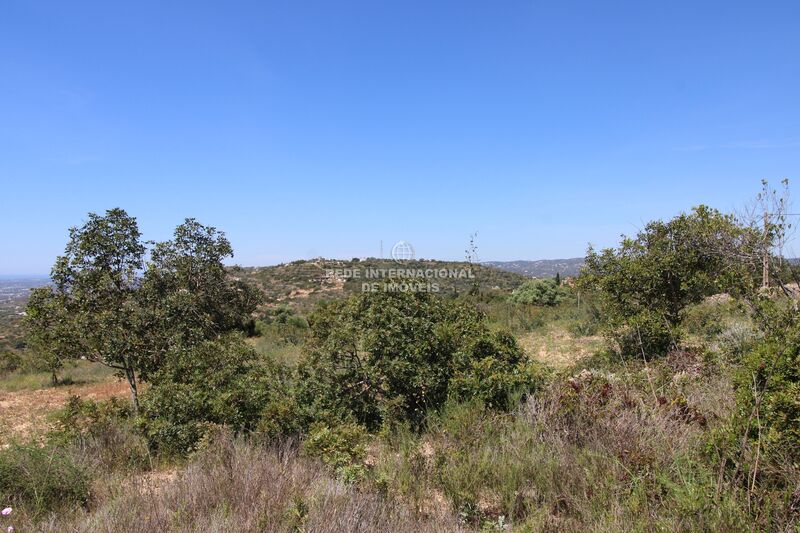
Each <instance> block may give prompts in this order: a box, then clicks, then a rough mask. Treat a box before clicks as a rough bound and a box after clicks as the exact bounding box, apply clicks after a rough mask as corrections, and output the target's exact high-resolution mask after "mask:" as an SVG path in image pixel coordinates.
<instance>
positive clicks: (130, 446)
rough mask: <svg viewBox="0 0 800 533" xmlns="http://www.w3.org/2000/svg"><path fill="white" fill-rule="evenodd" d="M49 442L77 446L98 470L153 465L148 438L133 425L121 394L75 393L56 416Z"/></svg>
mask: <svg viewBox="0 0 800 533" xmlns="http://www.w3.org/2000/svg"><path fill="white" fill-rule="evenodd" d="M53 419H54V420H53V422H54V423H53V426H54V427H53V429H52V430H51V431H50V432H49V433H48V434H47V440H48V443H49V444H52V445H56V446H61V447H68V446H75V447H77V449H78V450H80V452H81V455H83V457H84V460H83V462H84V463H86V464H91V465H92V467H93V468H94V469H95V470H96V469H98V468H100V469H103V470H105V471H113V470H117V469H120V470H124V471H131V470H142V469H146V468H148V467H149V465H150V454H149V451H148V448H147V442H146V441H145V440H144V439H143V438H142V436H141V434H140V433H139V432H138V431H137V430H136V428H135V427H134V420H133V410H132V408H131V405H130V403H128V402H125V401H123V400H121V399H120V398H116V397H115V398H111V399H109V400H106V401H94V400H91V399H89V400H82V399H81V398H79V397H77V396H73V397H71V398H70V399H69V401H68V402H67V405H66V406H64V408H63V409H61V410H60V411H58V412H56V414H55V415H54V417H53Z"/></svg>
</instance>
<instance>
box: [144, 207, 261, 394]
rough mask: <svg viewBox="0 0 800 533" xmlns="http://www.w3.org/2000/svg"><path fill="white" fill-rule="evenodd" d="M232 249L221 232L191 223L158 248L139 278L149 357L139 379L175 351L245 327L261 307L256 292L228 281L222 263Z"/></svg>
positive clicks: (191, 221)
mask: <svg viewBox="0 0 800 533" xmlns="http://www.w3.org/2000/svg"><path fill="white" fill-rule="evenodd" d="M232 256H233V248H232V247H231V244H230V242H229V241H228V239H227V238H226V237H225V234H224V233H223V232H220V231H218V230H217V229H216V228H213V227H207V226H203V225H202V224H200V223H198V222H197V221H196V220H194V219H191V218H189V219H186V221H185V222H184V223H183V224H181V225H180V226H178V227H177V228H175V233H174V236H173V238H172V240H169V241H165V242H161V243H157V244H156V245H155V246H154V247H153V250H152V253H151V258H150V261H149V262H148V264H147V270H146V272H145V273H144V276H143V279H142V287H141V292H140V296H141V298H140V300H141V302H142V307H143V308H144V309H145V310H146V313H145V317H146V324H145V328H146V331H147V334H148V339H147V340H148V341H149V342H148V345H147V346H146V347H147V349H148V351H149V356H148V357H147V358H146V359H145V364H143V365H142V369H141V370H142V377H144V378H145V379H147V377H148V374H149V373H151V372H154V371H157V370H158V368H159V367H160V365H162V364H163V363H164V358H165V357H166V356H167V353H168V352H170V351H171V350H173V348H174V347H175V346H193V345H195V344H197V343H200V342H203V341H205V340H209V339H214V338H216V337H217V336H219V335H220V334H223V333H225V332H228V331H234V330H239V329H242V328H243V327H245V324H246V322H248V320H249V319H250V315H251V313H253V311H255V309H256V307H257V306H258V304H259V303H260V302H261V293H260V292H259V291H258V289H257V288H255V287H253V286H252V285H249V284H247V283H245V282H243V281H241V280H236V279H231V278H230V277H229V276H228V272H227V271H226V269H225V266H224V265H223V263H222V262H223V260H224V259H226V258H228V257H232Z"/></svg>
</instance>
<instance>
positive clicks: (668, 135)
mask: <svg viewBox="0 0 800 533" xmlns="http://www.w3.org/2000/svg"><path fill="white" fill-rule="evenodd" d="M798 22H800V3H798V2H796V1H786V2H768V1H767V2H730V1H728V2H696V1H695V2H659V3H654V2H641V1H636V2H613V3H611V2H515V1H506V2H486V1H482V2H477V1H469V0H459V1H430V0H428V1H410V0H404V1H402V2H397V1H380V2H376V1H374V0H372V1H359V2H344V1H325V2H323V1H319V2H316V1H306V2H297V1H285V2H270V1H260V2H213V3H212V2H198V1H193V2H149V1H138V2H106V1H104V2H80V1H76V2H60V1H59V2H47V1H37V2H30V1H27V0H25V1H16V0H11V1H8V0H6V1H5V2H3V4H2V7H0V274H12V273H45V272H47V271H48V270H49V268H50V266H51V264H52V262H53V259H54V257H55V256H56V255H57V254H58V253H60V252H61V251H62V250H63V246H64V244H65V242H66V238H67V228H68V227H69V226H72V225H77V224H80V223H81V222H82V221H83V220H84V219H85V215H86V213H87V212H89V211H103V210H105V209H108V208H111V207H115V206H120V207H123V208H125V209H126V210H128V212H129V213H131V214H132V215H134V216H136V217H137V218H138V220H139V223H140V226H141V229H142V231H143V233H144V235H145V237H146V238H148V239H163V238H167V237H168V236H169V234H170V232H171V230H172V228H173V227H174V226H175V225H176V224H178V223H180V222H181V220H182V219H183V218H185V217H189V216H192V217H196V218H198V219H199V220H200V221H201V222H203V223H206V224H210V225H214V226H217V227H218V228H220V229H222V230H224V231H226V232H227V234H228V236H229V238H230V239H231V241H232V243H233V245H234V248H235V250H236V257H235V259H234V261H235V262H237V263H240V264H243V265H264V264H274V263H277V262H280V261H284V260H291V259H297V258H310V257H315V256H320V255H321V256H328V257H348V258H349V257H353V256H366V255H377V254H378V252H379V243H380V241H381V240H383V241H384V246H385V247H386V248H387V249H388V248H389V247H390V246H391V244H392V243H394V242H395V241H397V240H400V239H404V240H407V241H409V242H411V243H413V244H414V246H415V248H416V251H417V255H418V256H422V257H439V258H445V259H460V258H462V257H463V251H464V249H465V247H466V245H467V241H468V238H469V235H470V233H472V232H473V231H475V230H477V231H478V232H479V235H478V241H477V242H478V246H479V255H480V258H481V259H484V260H489V259H495V260H504V259H505V260H508V259H538V258H556V257H574V256H579V255H581V254H582V253H583V252H584V250H585V248H586V245H587V243H588V242H592V243H594V244H596V245H598V246H607V245H611V244H613V243H614V242H616V240H617V239H618V236H619V235H620V234H621V233H632V232H635V231H636V229H637V228H638V227H641V226H642V225H643V223H644V222H646V221H647V220H650V219H653V218H665V217H669V216H671V215H674V214H676V213H678V212H680V211H682V210H686V209H689V208H690V207H691V206H692V205H695V204H698V203H706V204H710V205H712V206H714V207H718V208H720V209H723V210H729V209H732V208H736V207H738V206H740V205H741V204H742V203H743V202H744V201H745V200H746V199H748V198H750V197H752V196H753V195H754V194H755V193H756V192H757V191H758V188H759V181H760V180H761V179H762V178H764V179H769V180H771V181H774V182H776V183H777V182H778V181H779V180H780V179H781V178H784V177H788V178H789V179H790V180H791V179H797V178H800V97H798V94H800V93H799V92H798V87H799V86H800V83H799V82H800V60H798V58H799V57H800V32H798V31H797V24H798ZM795 183H797V182H795ZM795 188H796V187H795Z"/></svg>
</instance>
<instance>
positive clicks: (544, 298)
mask: <svg viewBox="0 0 800 533" xmlns="http://www.w3.org/2000/svg"><path fill="white" fill-rule="evenodd" d="M566 298H567V291H566V290H565V289H564V288H563V287H561V286H559V285H558V284H557V283H556V282H555V280H552V279H533V280H530V281H526V282H525V283H523V284H522V285H521V286H520V287H519V288H518V289H517V290H515V291H514V292H513V293H512V295H511V301H513V302H517V303H521V304H534V305H557V304H559V303H561V302H563V301H564V300H565V299H566Z"/></svg>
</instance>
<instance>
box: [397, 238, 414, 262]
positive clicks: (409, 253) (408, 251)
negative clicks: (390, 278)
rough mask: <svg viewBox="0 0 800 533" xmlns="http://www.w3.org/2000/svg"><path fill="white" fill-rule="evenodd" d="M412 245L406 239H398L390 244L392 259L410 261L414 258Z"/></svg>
mask: <svg viewBox="0 0 800 533" xmlns="http://www.w3.org/2000/svg"><path fill="white" fill-rule="evenodd" d="M414 257H415V256H414V247H413V246H411V243H409V242H406V241H399V242H398V243H397V244H395V245H394V246H392V259H394V260H395V261H410V260H411V259H414Z"/></svg>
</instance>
